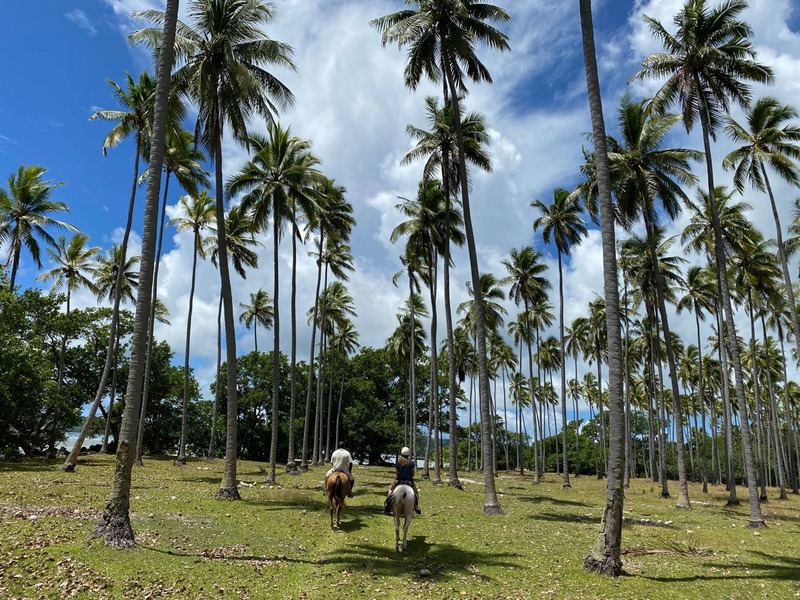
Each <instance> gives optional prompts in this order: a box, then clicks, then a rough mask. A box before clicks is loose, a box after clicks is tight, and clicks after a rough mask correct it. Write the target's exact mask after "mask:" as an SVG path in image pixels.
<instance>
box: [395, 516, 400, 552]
mask: <svg viewBox="0 0 800 600" xmlns="http://www.w3.org/2000/svg"><path fill="white" fill-rule="evenodd" d="M394 551H395V552H400V515H399V514H397V513H396V512H395V515H394Z"/></svg>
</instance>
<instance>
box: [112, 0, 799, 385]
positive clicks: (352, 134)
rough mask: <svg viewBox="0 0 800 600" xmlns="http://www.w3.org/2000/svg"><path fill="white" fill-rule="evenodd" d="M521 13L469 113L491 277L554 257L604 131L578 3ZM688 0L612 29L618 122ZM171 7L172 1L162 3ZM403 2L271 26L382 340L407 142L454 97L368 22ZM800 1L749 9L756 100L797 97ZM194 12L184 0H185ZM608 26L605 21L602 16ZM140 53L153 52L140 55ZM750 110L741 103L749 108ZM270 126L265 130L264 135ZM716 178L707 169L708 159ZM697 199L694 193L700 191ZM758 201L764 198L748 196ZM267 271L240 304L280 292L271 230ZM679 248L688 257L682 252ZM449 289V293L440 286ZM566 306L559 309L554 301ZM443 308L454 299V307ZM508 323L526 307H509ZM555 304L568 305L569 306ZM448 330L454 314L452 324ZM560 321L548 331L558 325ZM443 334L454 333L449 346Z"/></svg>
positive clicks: (308, 2) (648, 9)
mask: <svg viewBox="0 0 800 600" xmlns="http://www.w3.org/2000/svg"><path fill="white" fill-rule="evenodd" d="M105 1H106V3H107V4H108V5H109V6H110V7H111V8H112V9H113V10H114V11H115V13H116V14H117V15H118V16H119V18H120V19H121V20H122V22H121V25H120V27H121V28H123V30H126V31H127V30H129V29H130V27H132V26H140V24H136V25H132V24H131V23H130V22H129V21H128V20H127V16H128V15H129V14H130V12H131V11H133V10H142V9H145V8H151V7H156V8H163V2H160V3H159V2H155V1H148V0H105ZM507 4H509V6H508V9H509V11H510V12H511V14H512V17H513V20H512V21H511V22H510V23H509V24H508V25H507V26H505V30H506V31H507V32H508V34H509V38H510V44H511V46H512V48H513V53H511V54H499V53H496V52H491V51H489V50H486V49H480V50H479V54H480V56H481V58H482V59H483V60H484V62H485V63H486V65H487V67H488V68H489V69H490V70H491V73H492V76H493V78H494V85H491V86H490V85H472V86H470V94H469V96H468V97H467V99H466V102H465V106H466V107H467V108H468V109H469V110H477V111H480V112H482V113H483V114H484V115H485V116H486V119H487V123H488V125H489V127H490V134H491V139H492V144H491V146H490V148H489V150H490V152H491V154H492V157H493V163H494V172H493V173H492V174H474V176H473V179H474V181H473V189H472V191H471V207H472V212H473V225H474V227H475V236H476V239H477V242H478V251H479V259H480V270H481V271H487V270H491V271H492V272H494V273H495V274H497V275H498V276H502V275H503V274H504V273H503V268H502V266H501V265H500V260H501V259H502V258H503V257H504V256H506V255H507V254H508V252H509V251H510V249H511V248H512V247H516V248H520V247H522V246H524V245H534V246H535V247H536V248H537V249H538V250H540V251H546V250H547V249H546V248H545V247H544V246H543V245H542V242H541V238H540V236H539V234H534V232H533V229H532V222H533V219H534V217H535V215H534V213H533V209H531V208H530V202H531V200H533V199H534V198H540V199H542V200H543V201H545V202H549V200H550V199H551V198H552V191H553V189H554V188H556V187H567V188H569V187H571V186H573V185H575V183H577V181H578V180H579V179H580V173H579V166H580V164H581V163H582V162H583V157H582V154H581V146H582V145H589V142H587V140H586V139H585V138H584V137H583V136H582V134H583V132H586V131H589V130H590V128H591V125H590V122H589V115H588V106H587V103H586V100H585V96H584V94H585V91H584V75H583V71H582V62H581V60H582V59H581V49H580V48H581V47H580V29H579V24H578V16H577V11H576V10H574V6H573V5H571V4H569V3H535V2H534V3H526V2H514V3H507ZM680 4H681V2H680V1H679V0H659V1H658V2H656V1H654V0H648V1H642V0H637V1H636V2H634V3H633V4H632V6H631V11H630V14H629V18H628V19H627V21H626V22H622V23H620V24H619V27H617V28H616V29H614V30H613V31H611V32H608V33H606V32H601V33H598V38H597V44H598V48H599V52H600V56H599V64H600V67H601V77H602V83H603V92H604V94H605V96H604V101H605V102H604V108H605V111H606V115H607V128H608V130H609V132H610V133H613V132H614V130H615V129H616V127H615V122H614V119H615V114H616V107H617V101H618V98H619V96H620V95H621V93H622V91H623V89H624V88H625V84H626V82H627V80H628V78H629V77H630V76H631V75H632V74H633V73H635V72H636V70H637V67H638V65H639V63H640V61H641V59H642V58H643V57H644V56H645V55H646V54H648V53H650V52H654V51H657V50H659V47H658V45H657V42H656V41H654V40H653V39H652V37H651V36H650V33H649V31H648V29H647V27H646V25H645V24H644V22H643V21H642V18H641V15H642V14H643V13H644V14H648V15H651V16H653V17H656V18H658V19H660V20H661V21H662V22H663V23H664V24H665V25H666V26H667V27H668V28H669V27H670V26H671V22H672V16H673V15H674V14H675V12H676V11H677V9H678V7H679V5H680ZM159 5H160V6H159ZM608 5H609V3H600V4H596V6H595V11H596V13H597V14H598V15H599V13H600V11H604V10H607V6H608ZM400 6H402V5H401V4H400V3H399V2H394V3H380V4H376V3H364V2H355V1H345V0H340V1H338V2H335V3H332V2H324V1H322V0H302V1H301V0H293V1H288V2H282V3H280V4H278V5H277V13H276V14H277V18H276V21H275V22H274V23H273V24H272V25H271V26H270V28H269V31H268V33H269V34H270V35H272V36H274V37H275V38H277V39H280V40H281V41H285V42H287V43H289V44H291V45H292V46H293V47H294V48H295V50H296V55H295V62H296V64H297V72H296V73H290V72H277V73H276V74H277V75H278V76H279V77H280V78H281V79H282V80H283V81H284V82H285V83H286V84H287V85H288V86H289V87H290V89H292V91H293V92H294V94H295V96H296V98H297V102H296V105H295V106H294V107H293V108H292V109H290V110H287V111H285V112H284V113H283V114H282V115H281V116H280V120H281V121H282V122H283V123H284V124H285V125H291V127H292V131H293V132H294V133H295V134H296V135H299V136H302V137H306V138H308V139H310V140H312V142H313V148H314V151H315V153H316V154H317V155H318V156H319V157H320V158H321V160H322V169H323V171H324V172H325V173H326V174H327V175H329V176H330V177H333V178H334V179H335V180H336V182H337V183H338V184H340V185H344V186H345V187H346V188H347V190H348V198H349V200H350V201H351V202H352V204H353V206H354V211H355V217H356V219H357V220H358V225H357V227H356V229H355V231H354V232H353V236H352V240H351V245H352V250H353V254H354V256H355V262H356V268H357V270H356V272H355V273H354V274H353V275H352V277H351V280H350V282H349V283H348V287H349V289H350V293H351V294H352V296H353V297H354V299H355V303H356V308H357V310H358V317H357V319H356V324H357V326H358V329H359V332H360V334H361V341H362V344H365V345H382V344H383V342H384V341H385V339H386V338H387V337H388V336H389V335H390V334H391V331H392V330H393V328H394V327H395V325H396V321H395V318H394V314H395V311H396V309H397V308H398V307H399V306H400V305H401V304H402V302H403V301H404V299H405V296H406V293H405V290H404V289H403V287H402V286H403V284H402V283H401V284H400V285H401V287H399V288H398V287H395V286H394V285H393V284H392V276H393V274H394V273H395V272H396V271H397V270H398V269H399V268H400V263H399V259H398V255H399V253H400V250H401V247H400V245H399V244H392V243H391V242H390V241H389V235H390V233H391V231H392V230H393V228H394V227H395V226H396V225H397V223H399V221H400V218H401V217H400V215H399V214H398V213H397V211H396V210H395V209H394V205H395V204H396V203H397V202H398V200H397V197H398V196H405V197H413V195H414V194H415V193H416V185H417V181H418V179H419V177H420V174H421V164H420V165H410V166H405V167H401V166H400V165H399V160H400V157H402V156H403V155H404V154H405V152H407V151H408V149H409V147H410V142H409V139H408V137H407V136H406V135H405V127H406V125H407V124H414V125H416V126H424V125H425V115H424V112H423V108H424V106H423V100H424V97H425V96H426V95H428V94H439V93H440V89H439V87H438V86H435V85H433V84H430V83H427V82H423V84H421V86H420V89H419V90H417V91H416V92H413V93H412V92H409V91H408V90H406V89H405V87H404V86H403V80H402V72H403V66H404V62H405V54H404V52H401V51H398V50H397V49H396V48H395V47H386V48H382V47H381V44H380V36H379V34H378V33H377V32H376V31H375V30H374V29H372V28H370V27H369V25H368V22H369V20H370V19H372V18H375V17H377V16H380V15H382V14H386V13H388V12H390V11H391V10H392V9H393V7H400ZM792 8H793V6H792V3H791V2H789V1H788V0H780V1H767V0H754V1H752V2H751V3H750V8H749V9H748V11H747V12H746V13H745V15H744V17H745V18H746V19H747V20H749V22H750V23H751V24H752V26H753V30H754V41H755V44H756V48H757V50H758V53H759V58H760V59H761V60H762V61H764V62H766V63H769V64H771V65H772V66H773V68H774V70H775V75H776V82H775V85H774V86H772V87H771V88H768V89H757V90H754V93H755V95H756V96H758V95H761V94H762V93H766V92H768V93H771V94H774V95H776V96H778V97H779V98H783V99H786V100H787V101H790V102H791V101H794V99H795V98H796V97H797V92H798V89H797V88H798V86H800V83H798V82H800V39H798V35H797V34H795V33H793V32H792V31H791V30H790V29H789V28H788V27H787V26H786V21H787V19H788V17H789V15H790V12H791V10H792ZM182 10H185V6H182ZM597 21H598V19H597V18H596V22H597ZM135 52H137V53H138V52H141V50H136V51H135ZM656 86H657V82H637V83H635V84H634V85H633V86H632V91H633V93H634V94H635V95H641V96H644V95H647V94H651V93H652V92H653V91H654V90H655V89H656ZM735 116H737V118H740V117H741V112H737V113H735ZM262 128H263V124H261V125H259V124H255V125H254V126H253V130H254V131H259V130H262V131H263V129H262ZM669 143H671V144H673V145H681V146H689V147H694V148H699V147H701V144H700V140H699V137H698V134H697V132H693V133H692V135H691V136H687V135H686V134H685V133H684V132H683V131H682V130H676V131H675V132H674V133H673V135H672V136H671V138H670V141H669ZM730 150H731V147H730V144H728V143H727V142H726V141H725V140H724V139H722V138H720V139H719V140H718V142H717V143H716V144H715V145H714V161H715V164H716V165H717V166H718V165H719V164H720V162H721V159H722V157H723V156H724V155H725V154H726V153H727V152H729V151H730ZM246 157H247V156H246V152H245V150H243V149H242V148H241V147H239V146H237V145H235V144H234V143H232V142H231V141H230V140H228V141H227V142H226V145H225V147H224V159H225V160H224V170H225V173H226V176H227V175H229V174H231V173H233V172H234V171H235V170H236V169H237V168H238V167H239V166H240V165H241V164H242V162H243V161H244V160H245V159H246ZM697 172H698V176H699V177H700V178H701V180H702V179H703V169H702V168H698V170H697ZM716 176H717V178H718V180H719V182H721V183H730V175H729V174H725V173H723V172H722V171H721V169H719V168H718V169H717V172H716ZM775 184H776V189H777V191H778V193H779V194H780V196H781V198H784V199H785V200H784V201H782V204H781V217H782V218H783V219H785V220H784V223H786V220H788V218H789V214H788V210H789V208H788V204H789V203H788V202H786V200H788V199H789V198H793V197H794V196H795V195H797V194H796V192H795V191H792V190H790V189H789V188H788V187H787V186H785V185H783V184H782V183H780V182H775ZM692 195H693V192H692ZM748 198H749V199H750V200H751V201H752V202H753V204H754V205H756V206H758V205H761V203H762V202H763V200H764V199H763V198H761V197H760V196H759V195H757V194H753V193H751V192H748ZM751 216H752V218H753V219H754V221H755V222H756V223H757V224H758V226H759V227H761V228H762V230H763V231H764V232H765V233H766V234H769V235H772V232H773V231H774V225H773V224H772V221H771V217H770V215H769V212H768V211H765V210H760V209H759V210H755V211H754V212H753V214H752V215H751ZM686 218H687V217H686V216H685V215H684V217H683V218H682V219H683V220H679V221H678V222H677V223H675V224H674V225H673V226H672V227H671V228H670V231H669V233H670V234H671V235H674V234H676V233H679V231H680V227H682V226H683V225H684V224H685V219H686ZM168 235H170V236H171V239H172V241H173V245H172V246H171V248H170V249H169V251H168V252H167V253H166V254H165V256H164V259H163V264H162V274H161V280H160V283H159V290H160V291H159V293H160V296H161V298H162V300H164V302H165V303H166V304H167V306H168V308H169V309H170V313H171V321H172V327H169V328H167V327H163V326H159V328H158V329H157V335H158V336H160V337H163V338H164V339H167V340H168V341H169V342H170V344H171V345H172V347H173V349H174V350H175V351H176V358H180V357H182V352H183V339H184V337H183V336H184V334H185V323H186V320H185V312H186V304H187V290H188V285H189V276H190V274H191V273H190V265H191V239H190V237H187V235H188V234H175V233H174V232H169V234H168ZM262 242H263V243H264V247H263V248H261V249H260V250H259V258H260V263H259V269H258V270H257V271H255V272H253V273H250V274H249V275H248V278H247V279H246V280H241V279H239V278H238V277H237V276H235V275H234V276H233V278H234V280H233V285H234V304H235V306H236V308H237V316H238V311H239V309H238V304H239V302H244V301H246V300H247V298H248V295H249V293H251V292H253V291H255V290H256V289H258V288H259V287H263V288H264V289H266V290H267V291H269V293H270V294H272V283H271V282H272V262H273V261H272V250H271V248H272V244H271V239H270V237H269V236H264V237H263V238H262ZM306 251H307V249H306V248H303V249H301V250H300V254H299V256H298V268H297V280H298V314H299V315H300V319H299V332H300V335H301V338H300V340H299V341H298V353H299V356H300V357H304V356H305V353H306V352H307V351H308V344H309V338H310V331H309V330H308V328H307V327H306V325H305V311H306V309H307V308H308V307H309V306H310V305H311V303H312V300H313V294H314V286H315V284H316V265H315V264H314V261H313V260H312V259H311V258H309V257H308V256H307V255H306ZM676 251H679V250H678V249H677V246H676ZM290 252H291V250H290V244H289V241H288V240H285V241H284V242H283V244H282V246H281V253H280V260H281V273H282V276H283V277H282V281H283V288H282V290H281V299H282V305H281V314H282V315H283V316H284V319H285V321H284V323H285V325H284V326H283V327H282V346H283V348H284V349H285V350H288V343H289V337H288V332H289V326H288V315H289V306H288V298H289V276H290V271H289V269H290V265H291V254H290ZM453 258H454V261H455V263H456V265H455V268H454V269H453V272H452V290H453V306H454V307H455V306H456V305H457V304H458V303H459V302H461V301H463V300H465V299H466V290H465V287H464V282H465V281H466V280H467V279H468V277H469V269H468V260H467V253H466V249H458V250H455V251H454V257H453ZM548 260H549V263H550V265H551V269H550V275H549V276H550V277H551V279H552V281H553V286H554V288H553V289H554V290H555V289H557V287H556V286H557V281H556V278H557V271H556V267H555V258H554V256H552V255H551V257H550V258H548ZM564 291H565V318H566V321H567V323H569V322H570V321H571V320H572V319H574V318H575V317H576V316H579V315H582V314H585V312H586V306H587V304H588V302H590V301H591V300H593V299H594V298H595V297H596V296H595V295H596V294H602V263H601V244H600V236H599V232H598V231H597V230H593V231H591V232H590V234H589V236H588V237H587V238H586V239H585V240H584V242H583V243H582V244H581V245H580V246H577V247H576V248H575V249H574V251H573V255H572V256H571V257H570V259H569V260H567V262H566V264H565V269H564ZM441 293H442V290H441V286H440V294H441ZM217 301H218V275H217V272H216V270H215V269H214V268H213V266H211V265H210V264H208V263H202V264H201V265H200V267H199V269H198V286H197V298H196V300H195V318H194V321H193V323H194V326H193V343H192V354H193V360H194V361H196V368H197V373H198V375H199V376H200V377H201V379H202V381H203V383H208V381H209V379H210V377H211V374H212V367H213V362H214V361H215V360H216V315H217ZM553 301H554V303H557V302H558V299H557V296H555V295H554V296H553ZM440 308H441V307H440ZM508 308H509V319H511V318H515V317H514V315H516V312H517V311H516V309H515V308H514V307H513V306H512V305H511V304H510V303H509V304H508ZM557 309H558V307H557V306H555V307H554V310H556V311H557ZM440 323H441V326H442V328H444V319H443V318H441V319H440ZM692 327H693V324H692V323H690V322H689V320H688V319H682V320H680V321H676V324H675V327H674V329H676V330H677V332H678V333H679V334H681V335H682V336H683V337H684V339H693V335H694V333H693V331H692V330H691V328H692ZM555 331H556V330H555V328H554V329H553V330H552V331H549V332H548V334H551V333H555ZM238 334H239V337H238V342H237V343H238V347H239V349H240V351H241V352H246V351H248V350H249V349H251V348H252V343H253V341H252V337H253V336H252V332H247V331H246V330H245V329H244V328H243V327H242V326H239V329H238ZM442 337H443V329H442V332H440V333H439V339H440V340H441V339H442ZM268 339H270V340H271V338H270V336H268V335H260V336H259V347H260V348H262V347H263V348H267V347H269V345H270V342H269V341H267V340H268Z"/></svg>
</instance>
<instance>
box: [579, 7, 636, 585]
mask: <svg viewBox="0 0 800 600" xmlns="http://www.w3.org/2000/svg"><path fill="white" fill-rule="evenodd" d="M579 12H580V19H581V35H582V42H583V62H584V67H585V70H586V87H587V89H588V92H589V113H590V115H591V118H592V139H593V142H594V154H595V168H596V175H597V188H598V196H599V199H600V202H599V204H600V230H601V238H602V241H603V291H604V295H603V296H604V299H605V304H606V307H607V308H606V311H605V312H606V331H607V340H608V403H609V417H610V419H609V424H610V425H609V428H610V431H609V433H610V435H611V444H610V446H609V450H610V452H609V457H608V480H607V482H606V500H605V506H604V508H603V518H602V522H601V523H602V524H601V528H600V532H599V534H598V536H597V538H596V540H595V543H594V546H593V547H592V550H591V552H590V553H589V555H588V556H587V557H586V559H585V560H584V562H583V566H584V568H585V569H588V570H590V571H595V572H597V573H602V574H604V575H611V576H613V577H618V576H619V575H621V574H622V560H621V558H620V547H621V544H622V504H623V499H624V495H623V486H622V481H623V477H624V474H623V472H624V470H625V415H624V411H625V407H624V400H623V397H622V377H623V374H622V336H621V333H620V311H619V287H618V283H617V264H616V263H617V256H616V240H615V234H614V212H613V210H614V209H613V205H612V202H611V176H610V171H611V170H610V168H609V162H608V152H607V140H606V131H605V122H604V121H603V103H602V98H601V96H600V79H599V77H598V74H597V55H596V53H595V46H594V24H593V22H592V3H591V0H580V2H579Z"/></svg>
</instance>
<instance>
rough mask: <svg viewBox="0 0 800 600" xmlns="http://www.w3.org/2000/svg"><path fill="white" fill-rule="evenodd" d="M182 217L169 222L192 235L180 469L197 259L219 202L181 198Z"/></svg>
mask: <svg viewBox="0 0 800 600" xmlns="http://www.w3.org/2000/svg"><path fill="white" fill-rule="evenodd" d="M179 204H180V210H181V213H182V214H181V216H179V217H175V218H174V219H172V220H171V221H170V223H169V224H170V225H173V226H175V228H176V229H177V230H178V231H186V230H190V231H191V232H192V278H191V280H192V282H191V284H190V285H189V308H188V310H187V313H186V346H185V349H184V355H183V411H182V416H181V439H180V444H179V446H178V459H177V461H176V463H177V464H178V465H179V466H185V465H186V427H187V425H188V420H189V356H190V354H191V352H190V349H191V342H192V311H193V308H194V290H195V285H196V283H197V257H198V256H201V257H203V258H205V255H206V252H205V249H204V247H203V231H204V230H205V229H207V228H208V227H209V225H210V224H211V222H212V220H213V219H214V214H215V212H216V209H217V207H216V201H215V200H214V198H212V197H210V196H209V195H208V191H207V190H203V191H202V192H201V193H200V194H198V195H197V196H188V195H187V196H181V198H180V200H179Z"/></svg>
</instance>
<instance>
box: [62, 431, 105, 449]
mask: <svg viewBox="0 0 800 600" xmlns="http://www.w3.org/2000/svg"><path fill="white" fill-rule="evenodd" d="M79 433H80V431H68V432H67V437H66V438H65V439H64V441H62V442H59V443H58V444H56V449H58V448H66V449H67V450H68V451H69V450H72V447H73V446H74V445H75V442H77V441H78V434H79ZM102 443H103V436H100V437H90V436H86V439H84V440H83V446H84V447H86V448H88V447H89V446H94V445H95V444H102Z"/></svg>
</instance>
